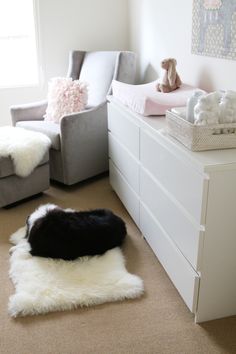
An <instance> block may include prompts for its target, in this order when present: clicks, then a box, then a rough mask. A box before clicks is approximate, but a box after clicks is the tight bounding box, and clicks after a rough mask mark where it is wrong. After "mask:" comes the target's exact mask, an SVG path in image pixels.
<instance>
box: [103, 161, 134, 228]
mask: <svg viewBox="0 0 236 354" xmlns="http://www.w3.org/2000/svg"><path fill="white" fill-rule="evenodd" d="M109 173H110V184H111V186H112V187H113V189H114V190H115V191H116V193H117V194H118V196H119V198H120V200H121V201H122V203H123V204H124V205H125V207H126V209H127V210H128V212H129V214H130V215H131V216H132V218H133V219H134V221H135V223H136V224H137V226H139V197H138V195H137V194H136V193H135V191H134V190H133V189H132V188H131V187H130V185H129V184H128V182H127V181H126V179H125V178H124V177H123V176H122V174H121V172H120V171H119V170H118V168H117V167H116V166H115V165H114V164H113V162H112V161H111V159H109Z"/></svg>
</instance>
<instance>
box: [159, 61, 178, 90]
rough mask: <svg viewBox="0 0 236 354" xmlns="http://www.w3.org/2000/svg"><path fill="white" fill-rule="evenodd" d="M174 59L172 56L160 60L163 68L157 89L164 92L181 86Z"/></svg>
mask: <svg viewBox="0 0 236 354" xmlns="http://www.w3.org/2000/svg"><path fill="white" fill-rule="evenodd" d="M176 64H177V62H176V60H175V59H174V58H168V59H164V60H162V62H161V67H162V69H165V70H166V71H165V73H164V76H163V78H162V81H161V82H160V83H158V84H157V86H156V89H157V91H161V92H164V93H167V92H171V91H174V90H176V89H177V88H178V87H180V86H181V84H182V82H181V80H180V77H179V75H178V74H177V72H176Z"/></svg>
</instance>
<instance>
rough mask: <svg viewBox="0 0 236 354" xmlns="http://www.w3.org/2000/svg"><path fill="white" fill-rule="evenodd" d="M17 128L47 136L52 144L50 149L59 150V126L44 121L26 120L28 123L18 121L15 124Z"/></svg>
mask: <svg viewBox="0 0 236 354" xmlns="http://www.w3.org/2000/svg"><path fill="white" fill-rule="evenodd" d="M16 126H17V127H20V128H25V129H28V130H34V131H36V132H40V133H43V134H45V135H47V136H48V138H49V139H50V140H51V142H52V145H51V147H52V149H54V150H60V148H61V143H60V125H59V124H56V123H53V122H48V121H44V120H28V121H19V122H17V123H16Z"/></svg>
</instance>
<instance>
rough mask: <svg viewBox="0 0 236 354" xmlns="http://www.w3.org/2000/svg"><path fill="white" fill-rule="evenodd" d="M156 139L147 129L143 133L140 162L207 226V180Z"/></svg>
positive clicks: (200, 222)
mask: <svg viewBox="0 0 236 354" xmlns="http://www.w3.org/2000/svg"><path fill="white" fill-rule="evenodd" d="M157 137H158V134H157ZM157 137H156V136H153V135H152V134H151V133H149V132H148V131H145V130H143V131H142V132H141V143H140V144H141V146H140V160H141V163H142V164H143V166H144V167H145V168H146V169H147V170H149V171H150V172H151V173H152V174H153V176H154V177H155V178H156V179H158V180H159V181H160V182H161V184H162V185H163V186H164V187H165V188H166V190H168V191H169V192H170V193H171V194H172V195H173V196H174V197H175V198H176V199H177V200H178V201H179V202H180V203H181V204H182V206H183V207H184V208H185V209H186V211H187V212H189V214H190V215H191V216H192V217H193V218H194V219H195V220H196V221H197V222H198V223H199V224H205V209H206V205H205V204H206V202H205V199H204V201H203V202H202V199H203V194H204V192H205V190H206V188H207V185H208V181H207V180H204V177H203V175H201V174H200V173H198V172H197V171H195V170H194V169H193V168H192V166H191V165H188V164H187V163H185V162H184V161H182V160H181V156H180V157H178V155H177V154H176V155H175V154H174V153H173V152H172V151H170V150H168V148H166V147H165V146H164V145H163V144H162V143H161V141H159V140H158V138H157ZM205 194H206V193H205Z"/></svg>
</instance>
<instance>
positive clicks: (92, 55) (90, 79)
mask: <svg viewBox="0 0 236 354" xmlns="http://www.w3.org/2000/svg"><path fill="white" fill-rule="evenodd" d="M117 57H118V53H117V52H88V53H86V54H85V56H84V61H83V65H82V68H81V71H80V76H79V79H80V80H81V81H82V82H83V81H85V82H87V83H88V92H89V94H88V105H89V106H92V107H93V106H94V107H95V106H97V105H99V104H101V103H103V102H104V101H105V100H106V95H107V93H108V91H109V88H110V85H111V81H112V79H113V76H114V71H115V67H116V60H117Z"/></svg>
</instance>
